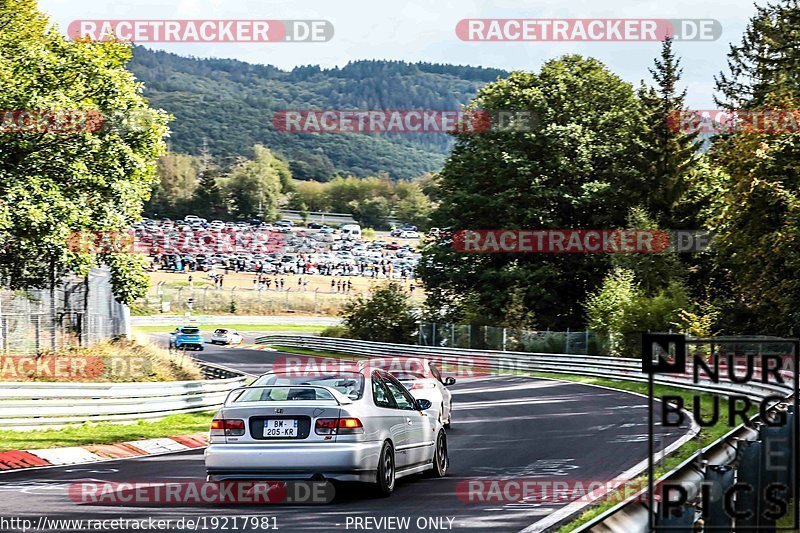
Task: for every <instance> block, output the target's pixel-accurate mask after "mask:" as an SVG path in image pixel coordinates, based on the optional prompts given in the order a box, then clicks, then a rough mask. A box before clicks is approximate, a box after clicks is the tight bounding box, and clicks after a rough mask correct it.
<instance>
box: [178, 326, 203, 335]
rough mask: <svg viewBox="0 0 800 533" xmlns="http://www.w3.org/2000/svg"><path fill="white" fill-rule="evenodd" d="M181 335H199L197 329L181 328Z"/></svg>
mask: <svg viewBox="0 0 800 533" xmlns="http://www.w3.org/2000/svg"><path fill="white" fill-rule="evenodd" d="M181 333H186V334H187V335H197V334H198V333H200V329H199V328H181Z"/></svg>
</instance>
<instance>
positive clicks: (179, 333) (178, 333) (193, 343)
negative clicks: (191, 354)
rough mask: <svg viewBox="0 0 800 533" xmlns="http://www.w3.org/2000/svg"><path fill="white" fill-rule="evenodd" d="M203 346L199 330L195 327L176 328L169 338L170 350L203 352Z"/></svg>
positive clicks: (203, 342)
mask: <svg viewBox="0 0 800 533" xmlns="http://www.w3.org/2000/svg"><path fill="white" fill-rule="evenodd" d="M204 345H205V341H204V340H203V335H202V334H201V333H200V328H198V327H197V326H181V327H177V328H175V331H173V332H172V333H170V336H169V347H170V349H176V350H183V349H190V350H200V351H203V348H204Z"/></svg>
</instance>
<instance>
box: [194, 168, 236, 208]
mask: <svg viewBox="0 0 800 533" xmlns="http://www.w3.org/2000/svg"><path fill="white" fill-rule="evenodd" d="M219 177H220V173H219V170H218V169H217V168H216V167H214V166H212V165H209V166H208V167H207V168H205V169H204V170H203V171H201V173H200V179H199V180H198V183H197V189H195V191H194V196H193V198H192V204H193V209H192V212H193V213H196V214H197V215H199V216H202V217H206V218H209V217H210V218H218V217H221V216H225V215H226V214H227V212H228V207H227V202H226V201H225V193H224V192H223V191H222V189H221V188H220V186H219V184H218V183H217V179H218V178H219Z"/></svg>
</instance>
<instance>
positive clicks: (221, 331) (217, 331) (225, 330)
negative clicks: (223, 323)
mask: <svg viewBox="0 0 800 533" xmlns="http://www.w3.org/2000/svg"><path fill="white" fill-rule="evenodd" d="M214 333H219V334H222V333H228V330H227V329H218V330H216V331H215V332H214Z"/></svg>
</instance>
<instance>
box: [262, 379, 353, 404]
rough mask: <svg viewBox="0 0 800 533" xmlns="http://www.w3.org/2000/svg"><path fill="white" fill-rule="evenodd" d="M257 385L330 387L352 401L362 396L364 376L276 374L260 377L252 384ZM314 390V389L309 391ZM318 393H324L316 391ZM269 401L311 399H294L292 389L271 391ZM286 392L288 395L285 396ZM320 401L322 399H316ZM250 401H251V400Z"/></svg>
mask: <svg viewBox="0 0 800 533" xmlns="http://www.w3.org/2000/svg"><path fill="white" fill-rule="evenodd" d="M259 385H316V386H319V387H330V388H332V389H336V390H337V391H339V392H340V393H342V394H343V395H344V396H347V397H349V398H352V399H359V398H361V395H362V394H364V376H362V375H361V374H359V373H358V372H337V373H336V374H329V375H320V376H282V375H278V374H267V375H265V376H262V377H260V378H259V379H258V380H256V382H255V383H253V386H259ZM281 390H283V391H284V394H285V395H286V398H280V397H279V394H280V391H281ZM311 390H314V389H311ZM316 390H317V391H318V392H320V393H324V392H325V391H324V390H322V389H316ZM273 391H274V392H273V393H272V394H271V397H270V399H286V400H293V399H302V400H305V399H312V398H304V397H302V396H303V395H298V396H297V397H294V396H293V395H292V394H291V391H292V389H290V388H283V389H273ZM287 392H288V394H287ZM317 399H322V398H317ZM251 401H252V400H251Z"/></svg>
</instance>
